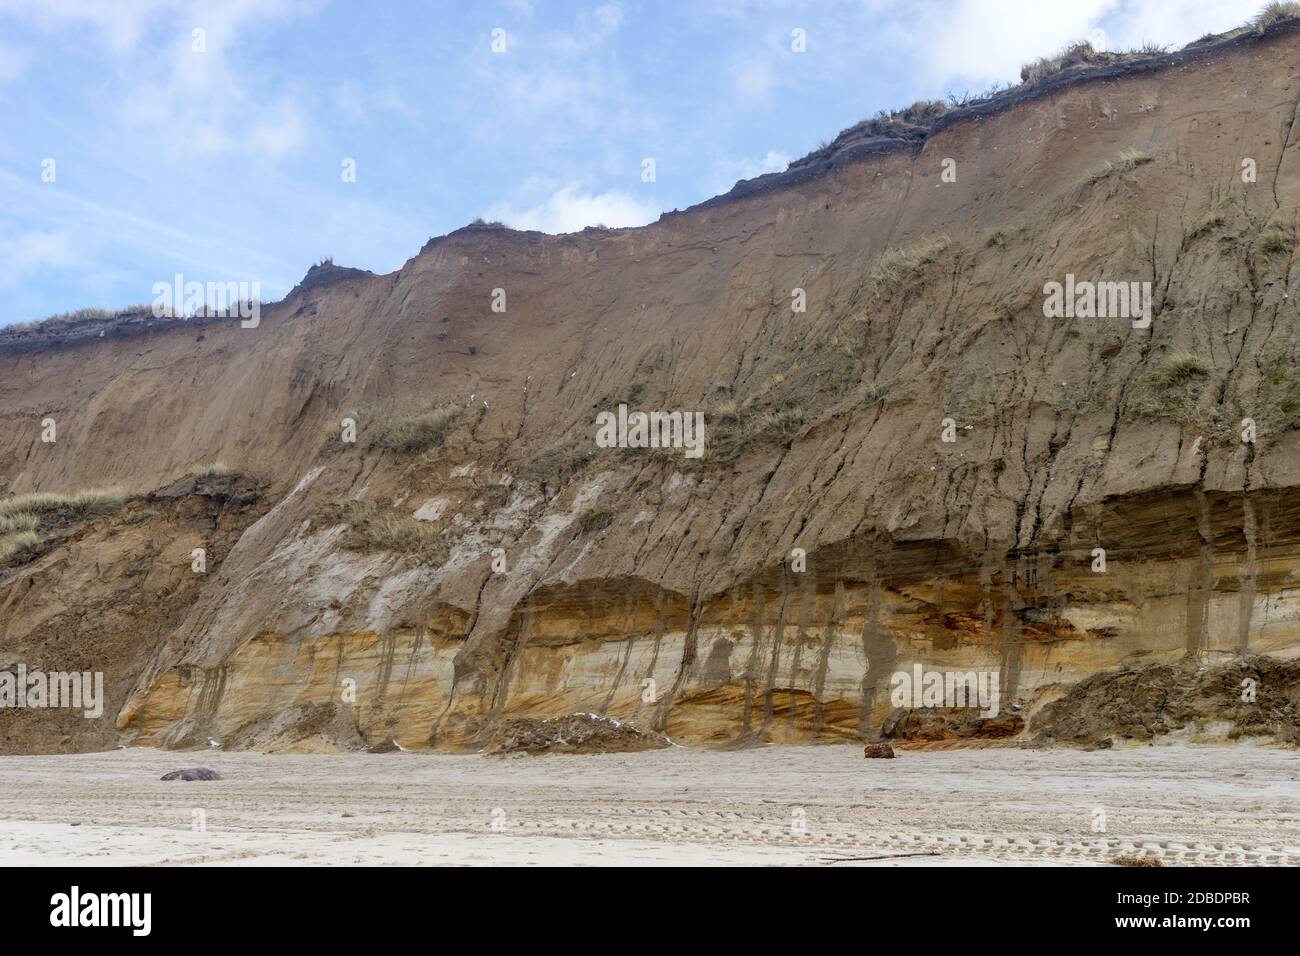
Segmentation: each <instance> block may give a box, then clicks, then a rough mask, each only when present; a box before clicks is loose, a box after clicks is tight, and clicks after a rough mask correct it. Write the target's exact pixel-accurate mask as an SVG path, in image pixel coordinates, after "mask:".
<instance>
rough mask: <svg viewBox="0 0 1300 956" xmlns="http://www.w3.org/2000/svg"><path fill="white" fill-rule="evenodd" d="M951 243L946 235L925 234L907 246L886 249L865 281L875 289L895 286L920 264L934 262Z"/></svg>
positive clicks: (919, 266)
mask: <svg viewBox="0 0 1300 956" xmlns="http://www.w3.org/2000/svg"><path fill="white" fill-rule="evenodd" d="M951 245H952V240H951V239H949V238H948V237H947V236H925V237H923V238H921V239H918V240H917V241H916V242H913V243H911V244H910V245H907V246H899V247H896V248H893V249H886V250H885V252H884V254H883V255H882V256H881V257H880V261H878V262H877V263H876V264H875V266H874V267H872V269H871V271H870V272H869V273H868V274H867V282H868V284H870V285H871V286H873V287H874V288H875V289H877V290H881V289H886V288H889V287H891V286H896V285H898V284H899V283H900V282H902V281H903V280H904V279H906V278H907V277H908V276H910V275H911V274H912V273H913V272H915V271H916V270H917V269H919V268H921V266H923V265H926V264H927V263H930V262H934V261H935V260H936V259H938V258H939V256H941V255H943V253H944V252H945V251H946V250H947V249H948V247H949V246H951Z"/></svg>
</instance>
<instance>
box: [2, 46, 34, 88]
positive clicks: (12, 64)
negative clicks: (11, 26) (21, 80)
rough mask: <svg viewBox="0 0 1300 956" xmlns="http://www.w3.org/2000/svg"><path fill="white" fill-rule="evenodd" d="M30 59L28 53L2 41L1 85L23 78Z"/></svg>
mask: <svg viewBox="0 0 1300 956" xmlns="http://www.w3.org/2000/svg"><path fill="white" fill-rule="evenodd" d="M28 62H29V58H28V56H27V54H26V53H24V52H23V51H22V50H20V49H18V48H17V47H16V46H14V45H13V44H10V43H5V42H4V41H3V40H0V83H8V82H10V81H12V80H16V79H18V77H20V76H22V74H23V71H24V70H26V69H27V64H28Z"/></svg>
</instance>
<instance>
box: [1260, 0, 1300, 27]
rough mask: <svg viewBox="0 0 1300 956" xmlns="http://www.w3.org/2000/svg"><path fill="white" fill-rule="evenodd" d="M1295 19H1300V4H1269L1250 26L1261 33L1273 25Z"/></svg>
mask: <svg viewBox="0 0 1300 956" xmlns="http://www.w3.org/2000/svg"><path fill="white" fill-rule="evenodd" d="M1296 17H1300V3H1270V4H1269V5H1268V6H1266V7H1265V8H1264V9H1263V10H1261V11H1259V13H1257V14H1256V15H1255V19H1254V20H1252V21H1250V22H1251V26H1253V27H1254V28H1255V29H1256V30H1257V31H1259V32H1260V33H1263V32H1264V31H1265V30H1267V29H1268V28H1269V27H1271V26H1273V24H1275V23H1281V22H1282V21H1283V20H1294V19H1295V18H1296Z"/></svg>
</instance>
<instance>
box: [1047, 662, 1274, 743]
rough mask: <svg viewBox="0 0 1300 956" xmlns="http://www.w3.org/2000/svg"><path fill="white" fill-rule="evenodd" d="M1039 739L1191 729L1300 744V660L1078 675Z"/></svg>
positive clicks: (1089, 739) (1201, 735)
mask: <svg viewBox="0 0 1300 956" xmlns="http://www.w3.org/2000/svg"><path fill="white" fill-rule="evenodd" d="M1031 730H1032V731H1033V733H1034V735H1035V740H1036V742H1038V743H1068V744H1081V745H1093V746H1096V745H1098V744H1099V743H1100V742H1102V741H1106V740H1108V739H1118V740H1125V739H1128V740H1140V741H1149V740H1151V739H1153V738H1155V737H1157V736H1160V735H1162V734H1171V733H1174V732H1177V731H1184V730H1185V731H1189V732H1191V733H1192V734H1193V735H1194V736H1196V737H1197V738H1198V739H1206V738H1209V739H1223V740H1239V739H1242V738H1252V737H1253V738H1272V739H1274V740H1276V741H1278V742H1279V743H1287V744H1292V745H1297V744H1300V661H1293V660H1278V659H1276V658H1271V657H1262V656H1255V657H1243V658H1239V659H1237V660H1233V661H1228V662H1224V663H1217V664H1205V663H1202V662H1199V661H1197V660H1196V659H1194V658H1189V659H1184V660H1182V661H1179V662H1177V663H1174V664H1148V665H1145V666H1140V667H1131V668H1128V669H1125V670H1121V671H1112V672H1109V673H1104V674H1094V675H1093V676H1091V677H1089V678H1087V679H1085V680H1083V681H1080V682H1079V683H1078V684H1076V685H1075V686H1074V687H1072V688H1071V689H1070V690H1069V692H1067V693H1066V694H1065V696H1063V697H1061V698H1059V699H1058V700H1054V701H1052V702H1051V703H1049V704H1046V705H1045V706H1044V707H1043V709H1042V710H1041V711H1039V713H1038V714H1037V715H1036V716H1035V717H1034V720H1033V726H1032V728H1031Z"/></svg>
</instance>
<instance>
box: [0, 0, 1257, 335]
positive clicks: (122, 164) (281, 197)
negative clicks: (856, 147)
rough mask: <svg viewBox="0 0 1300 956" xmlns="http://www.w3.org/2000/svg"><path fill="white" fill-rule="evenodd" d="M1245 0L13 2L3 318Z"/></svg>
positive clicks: (940, 82) (450, 216) (622, 174)
mask: <svg viewBox="0 0 1300 956" xmlns="http://www.w3.org/2000/svg"><path fill="white" fill-rule="evenodd" d="M1261 5H1262V0H1261ZM1254 6H1255V5H1253V4H1247V5H1245V6H1243V4H1242V3H1241V0H1142V2H1129V0H1033V2H1027V0H817V2H800V0H731V2H725V0H681V2H673V0H660V2H650V0H615V2H586V3H584V2H564V0H531V2H530V0H501V2H492V0H482V2H471V0H461V2H451V0H432V2H415V0H391V2H385V0H368V2H366V3H356V2H353V0H221V2H218V0H193V2H182V0H0V117H3V120H4V122H3V124H2V126H0V129H3V130H4V134H5V135H3V136H0V300H2V301H3V306H0V324H5V323H8V322H12V321H23V320H30V319H37V318H42V317H44V316H47V315H50V314H53V313H57V312H63V311H68V310H71V309H76V308H80V307H83V306H102V307H108V308H116V307H121V306H125V305H128V304H132V303H138V302H149V301H151V300H152V299H153V295H152V292H151V289H152V286H153V284H154V283H155V282H158V281H166V280H170V279H171V278H172V276H173V275H174V274H175V273H178V272H179V273H182V274H183V275H184V276H185V278H186V279H187V280H191V279H193V280H198V281H200V282H208V281H220V282H226V281H245V282H253V281H256V282H259V283H261V288H262V296H263V298H264V299H266V300H271V299H275V298H279V297H280V296H282V295H283V294H284V293H285V292H287V291H288V290H289V289H290V288H291V287H292V286H293V284H294V283H295V282H296V281H297V280H298V279H299V278H301V276H302V275H303V273H304V272H305V271H306V270H307V268H308V266H310V265H311V264H312V263H313V262H314V261H316V260H319V259H321V258H323V257H325V256H333V257H334V259H335V261H336V262H338V263H339V264H342V265H352V266H358V267H361V268H366V269H371V270H374V271H376V272H389V271H392V270H394V269H397V268H400V266H401V265H402V263H403V262H405V261H406V260H407V259H408V258H410V257H411V256H413V255H415V254H416V252H417V251H418V250H419V248H420V246H421V245H423V243H424V242H425V241H426V240H427V239H429V238H430V237H431V236H436V235H442V234H444V233H447V232H450V231H451V230H453V229H456V228H458V227H460V226H462V225H464V224H465V223H467V222H468V221H470V220H471V219H472V218H474V217H475V216H483V217H485V218H488V219H501V220H504V221H505V222H507V223H509V224H511V225H515V226H518V227H521V228H535V229H542V230H544V231H547V232H567V231H573V230H576V229H580V228H582V227H583V226H584V225H591V224H595V223H597V222H602V223H604V224H606V225H610V226H626V225H640V224H643V223H645V222H649V221H652V220H654V219H655V218H657V217H658V215H659V214H660V213H661V212H663V211H666V210H671V209H674V208H685V207H687V206H690V205H692V204H694V203H697V202H700V201H702V200H704V199H707V198H709V197H710V196H713V195H715V194H717V193H719V192H723V191H725V190H726V189H728V188H730V186H731V185H732V183H734V182H735V181H736V180H737V179H741V178H748V177H750V176H755V175H758V174H760V173H763V172H768V171H772V170H778V169H782V168H784V165H785V164H786V163H787V162H789V161H790V160H791V159H794V158H798V157H799V156H802V155H803V154H805V153H807V152H809V151H811V150H813V149H815V148H816V146H817V144H818V142H819V141H820V140H823V139H826V140H829V139H831V138H833V137H834V136H835V134H836V133H838V132H839V131H840V130H841V129H843V128H845V127H847V126H849V125H852V124H853V123H855V122H857V121H858V120H860V119H863V118H865V117H867V116H869V115H871V114H873V113H875V112H876V111H877V110H880V109H884V108H889V107H897V106H902V105H906V104H907V103H911V102H912V101H914V100H917V99H928V98H940V97H942V96H943V95H945V94H946V93H948V92H953V91H962V90H966V89H970V90H981V89H984V88H986V87H987V86H989V85H990V84H992V83H995V82H1007V81H1014V80H1016V79H1017V78H1018V73H1019V68H1020V65H1021V64H1022V63H1023V62H1025V61H1026V60H1029V59H1032V58H1034V57H1035V56H1038V55H1041V54H1045V53H1050V52H1054V51H1055V50H1056V49H1058V48H1059V47H1061V46H1062V45H1063V44H1065V43H1067V42H1069V41H1071V40H1073V39H1075V38H1079V37H1088V38H1091V39H1092V40H1093V41H1094V44H1095V45H1098V46H1104V47H1107V48H1110V49H1121V48H1127V47H1130V46H1134V45H1137V44H1139V43H1141V42H1142V41H1144V40H1152V41H1156V42H1161V43H1170V44H1179V45H1181V44H1182V43H1185V42H1187V41H1188V40H1192V39H1195V38H1197V37H1199V36H1201V35H1203V34H1205V33H1207V32H1220V31H1222V30H1225V29H1229V28H1231V27H1233V26H1236V25H1238V24H1240V23H1241V22H1243V21H1244V20H1245V19H1247V18H1248V17H1249V16H1250V15H1251V14H1252V13H1253V12H1254ZM796 29H799V30H802V31H804V35H805V36H806V52H802V53H797V52H794V51H793V50H792V31H794V30H796ZM195 30H202V31H203V33H202V34H201V37H202V40H203V43H202V45H203V46H204V49H202V50H195V48H194V47H195V45H196V43H195V33H194V31H195ZM494 30H503V31H504V36H505V50H504V52H494V50H493V31H494ZM646 158H653V159H654V161H655V181H654V182H650V183H647V182H643V181H642V175H641V174H642V168H643V160H644V159H646ZM51 159H52V160H54V165H53V171H54V181H53V182H46V181H44V180H43V177H42V172H43V170H48V169H49V165H48V163H46V161H47V160H51ZM347 159H352V160H354V161H355V164H356V181H355V182H345V181H344V178H343V176H342V170H343V163H344V161H345V160H347ZM45 178H48V172H47V174H46V177H45Z"/></svg>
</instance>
